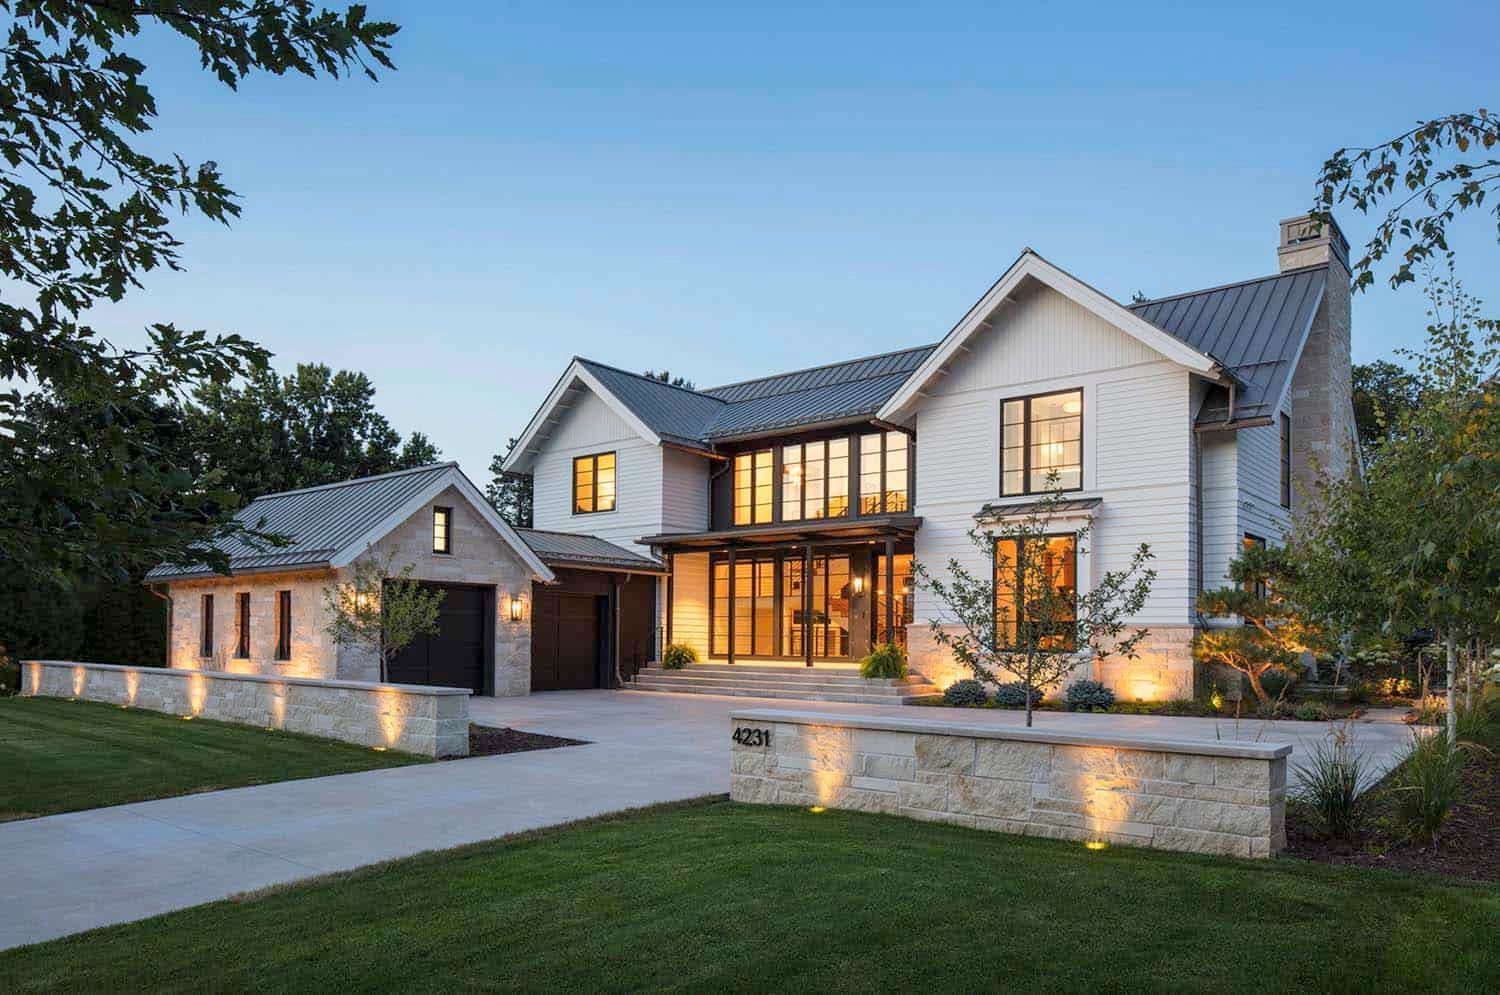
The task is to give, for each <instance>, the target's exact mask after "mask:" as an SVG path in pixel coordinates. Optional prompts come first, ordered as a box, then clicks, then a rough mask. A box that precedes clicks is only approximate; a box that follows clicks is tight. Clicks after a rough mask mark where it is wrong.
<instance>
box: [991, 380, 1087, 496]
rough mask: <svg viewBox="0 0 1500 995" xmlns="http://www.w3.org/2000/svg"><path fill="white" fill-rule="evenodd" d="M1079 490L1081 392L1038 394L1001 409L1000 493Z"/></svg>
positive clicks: (1080, 477) (1007, 403) (1017, 400)
mask: <svg viewBox="0 0 1500 995" xmlns="http://www.w3.org/2000/svg"><path fill="white" fill-rule="evenodd" d="M1053 473H1056V474H1057V483H1056V489H1057V490H1060V491H1076V490H1079V489H1081V488H1082V487H1083V391H1081V390H1065V391H1062V392H1060V393H1057V394H1037V395H1034V396H1032V397H1018V398H1014V399H1012V400H1009V401H1006V402H1005V403H1004V404H1003V405H1001V408H1000V493H1001V494H1003V495H1011V494H1040V493H1042V492H1044V491H1046V490H1047V489H1048V488H1047V481H1048V478H1049V477H1050V476H1051V475H1052V474H1053Z"/></svg>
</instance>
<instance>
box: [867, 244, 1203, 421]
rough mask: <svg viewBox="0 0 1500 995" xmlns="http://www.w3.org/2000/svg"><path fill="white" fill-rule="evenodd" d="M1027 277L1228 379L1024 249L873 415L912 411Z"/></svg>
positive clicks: (1188, 363) (890, 417)
mask: <svg viewBox="0 0 1500 995" xmlns="http://www.w3.org/2000/svg"><path fill="white" fill-rule="evenodd" d="M1028 278H1030V279H1034V280H1036V281H1037V282H1039V283H1042V284H1045V285H1046V286H1048V287H1051V288H1052V289H1053V290H1055V291H1057V292H1058V293H1060V294H1062V295H1063V296H1064V297H1067V298H1069V299H1070V300H1072V301H1074V302H1075V303H1077V304H1078V305H1080V306H1081V307H1083V308H1084V309H1086V310H1088V311H1090V312H1092V313H1093V314H1094V315H1095V316H1097V317H1099V318H1101V319H1103V320H1104V321H1106V322H1108V323H1109V324H1111V325H1114V326H1115V327H1116V328H1119V329H1120V330H1121V331H1123V332H1125V333H1126V334H1128V335H1131V336H1133V337H1134V338H1136V339H1138V340H1139V341H1141V342H1142V343H1144V344H1145V345H1147V346H1149V347H1150V348H1152V349H1154V350H1156V351H1157V352H1159V353H1161V354H1162V355H1163V356H1165V357H1166V358H1168V359H1170V360H1172V361H1173V362H1176V363H1178V364H1179V365H1182V366H1185V367H1187V368H1188V369H1190V370H1192V371H1194V372H1195V373H1198V374H1201V375H1203V376H1205V377H1208V378H1209V379H1212V380H1229V379H1230V374H1229V373H1228V371H1227V370H1225V369H1224V367H1223V365H1222V364H1221V363H1220V362H1219V361H1218V360H1217V359H1215V358H1214V357H1212V356H1209V355H1208V354H1206V353H1203V352H1199V351H1198V350H1197V349H1194V348H1192V347H1191V346H1188V345H1186V344H1185V343H1183V342H1182V341H1181V340H1180V339H1178V338H1176V337H1175V336H1173V335H1171V334H1170V333H1168V332H1165V331H1163V330H1162V329H1160V328H1157V327H1156V326H1155V325H1153V324H1151V323H1150V322H1148V321H1146V320H1145V319H1143V318H1139V317H1137V316H1136V315H1134V314H1132V313H1131V312H1130V310H1129V309H1128V308H1126V307H1125V306H1123V305H1121V304H1119V303H1117V302H1115V301H1114V300H1112V299H1111V298H1109V297H1107V296H1105V295H1104V294H1102V293H1100V292H1099V291H1098V290H1095V289H1094V288H1093V287H1091V286H1089V285H1088V284H1086V283H1084V282H1083V281H1082V280H1080V279H1078V278H1077V277H1075V276H1073V275H1072V274H1070V273H1068V272H1066V271H1065V270H1063V269H1060V268H1059V267H1057V266H1054V265H1053V264H1052V263H1049V262H1048V261H1047V260H1045V259H1043V258H1042V257H1041V256H1039V255H1037V253H1036V252H1034V251H1033V250H1031V249H1025V250H1023V251H1022V252H1021V255H1020V257H1019V258H1018V259H1017V260H1016V261H1015V262H1014V263H1012V264H1011V267H1010V268H1009V269H1008V270H1006V271H1005V273H1004V274H1002V275H1001V277H1000V279H998V280H996V281H995V283H994V285H993V286H991V287H990V289H989V290H988V291H987V292H986V293H985V294H984V296H983V297H981V298H980V299H979V300H978V301H977V302H975V304H974V306H973V307H971V308H970V309H969V310H968V312H967V313H966V314H965V315H964V316H963V318H962V319H960V320H959V322H958V324H957V325H955V326H953V329H952V330H951V331H950V332H949V333H948V334H947V335H946V336H944V337H943V341H942V342H941V343H939V344H938V347H937V348H936V349H935V350H933V352H932V354H931V355H930V356H928V357H927V359H926V361H924V362H923V363H922V365H921V366H920V367H918V368H917V369H916V370H915V371H914V372H913V373H912V374H911V376H909V377H908V378H907V380H906V382H905V383H904V384H902V385H901V387H900V388H898V389H897V390H896V392H895V393H894V394H892V395H891V397H890V399H889V400H887V401H886V402H885V404H883V405H882V406H881V408H880V410H879V411H878V412H876V415H875V417H876V418H878V419H880V420H882V421H889V422H899V421H903V420H904V419H905V417H906V416H907V415H909V413H910V408H911V407H912V406H913V405H914V404H915V403H916V402H917V401H918V400H919V398H920V397H921V395H922V391H923V389H924V388H925V387H926V386H927V385H928V384H929V383H931V382H932V381H933V380H934V379H936V378H937V377H939V376H942V375H944V374H946V372H947V367H948V366H949V364H951V363H952V362H953V361H954V360H955V359H956V358H957V356H958V354H960V353H962V352H967V351H968V347H967V343H968V341H969V339H971V338H972V337H973V336H974V335H975V334H976V333H977V332H979V331H980V330H981V329H983V328H985V327H988V325H989V324H990V318H991V316H992V315H993V314H994V313H995V312H996V311H997V310H998V309H1000V308H1001V307H1003V306H1004V305H1005V304H1006V303H1007V302H1008V300H1009V298H1010V296H1011V294H1012V293H1013V292H1014V291H1015V290H1016V289H1017V288H1018V287H1019V286H1020V285H1021V282H1022V281H1023V280H1026V279H1028Z"/></svg>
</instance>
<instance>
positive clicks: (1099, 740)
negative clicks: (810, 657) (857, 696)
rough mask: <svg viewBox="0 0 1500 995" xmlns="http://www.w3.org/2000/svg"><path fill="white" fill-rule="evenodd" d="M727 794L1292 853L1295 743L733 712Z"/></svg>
mask: <svg viewBox="0 0 1500 995" xmlns="http://www.w3.org/2000/svg"><path fill="white" fill-rule="evenodd" d="M730 726H731V744H732V753H731V762H732V768H731V777H730V795H731V797H733V798H734V800H735V801H740V802H751V803H759V804H770V805H806V806H815V805H822V806H825V807H828V808H845V809H856V810H859V811H866V812H886V813H890V814H892V815H904V816H908V817H910V818H914V819H926V820H934V821H939V822H952V823H957V824H959V825H963V826H970V827H974V828H979V829H993V830H998V831H1001V832H1010V833H1020V834H1023V835H1027V836H1047V837H1051V838H1054V839H1065V840H1077V841H1079V842H1105V843H1121V844H1127V845H1132V846H1149V847H1155V848H1157V849H1161V850H1184V851H1189V852H1194V853H1213V854H1226V855H1230V856H1235V857H1270V856H1273V855H1274V854H1277V853H1279V852H1281V850H1282V849H1283V848H1284V847H1285V846H1286V758H1287V755H1288V754H1290V753H1291V752H1292V748H1291V746H1289V745H1285V744H1282V745H1272V744H1262V743H1237V742H1208V741H1203V742H1197V741H1191V740H1183V741H1178V740H1164V739H1163V740H1157V739H1133V738H1132V739H1125V738H1117V737H1105V736H1095V735H1089V734H1079V733H1061V732H1052V731H1044V730H1039V729H1018V728H992V727H984V726H964V725H955V724H950V723H947V722H941V721H934V720H923V719H874V718H866V717H861V716H850V715H839V714H832V713H817V712H791V711H780V710H777V709H749V710H737V711H735V712H733V713H732V714H731V717H730Z"/></svg>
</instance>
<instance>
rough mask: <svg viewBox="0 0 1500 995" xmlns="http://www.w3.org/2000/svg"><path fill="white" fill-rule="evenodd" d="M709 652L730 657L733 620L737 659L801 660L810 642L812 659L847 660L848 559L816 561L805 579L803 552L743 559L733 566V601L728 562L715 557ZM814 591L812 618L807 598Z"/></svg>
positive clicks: (831, 557)
mask: <svg viewBox="0 0 1500 995" xmlns="http://www.w3.org/2000/svg"><path fill="white" fill-rule="evenodd" d="M710 562H711V564H712V571H711V576H712V582H711V583H712V598H711V600H712V603H713V615H712V619H711V622H712V626H711V628H712V631H711V634H710V652H711V653H712V655H714V656H727V655H728V651H729V619H730V615H731V613H733V617H734V655H735V657H736V658H740V657H747V658H748V657H769V658H776V657H785V658H791V659H800V658H802V657H804V656H805V655H806V649H805V647H806V645H807V644H806V642H804V640H811V643H812V651H813V658H814V659H817V660H829V659H846V658H848V656H849V653H850V645H849V599H850V591H851V583H850V577H851V571H850V559H849V557H848V556H847V555H842V554H837V553H819V554H817V555H815V556H813V558H812V574H811V576H810V578H809V577H808V576H806V564H805V562H804V556H803V554H802V553H801V552H798V551H795V550H792V551H788V552H786V553H781V554H749V553H747V554H744V555H741V556H737V557H736V559H735V563H734V599H733V603H732V604H731V602H730V597H729V559H728V557H727V556H725V555H722V554H715V555H714V556H713V557H711V559H710ZM809 584H810V586H811V593H812V612H811V614H809V613H808V612H807V610H806V607H805V601H804V598H805V596H806V593H807V591H808V586H809Z"/></svg>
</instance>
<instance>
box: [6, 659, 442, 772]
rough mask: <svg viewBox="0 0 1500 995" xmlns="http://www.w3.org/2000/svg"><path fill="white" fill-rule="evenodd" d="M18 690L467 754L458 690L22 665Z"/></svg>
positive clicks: (435, 753)
mask: <svg viewBox="0 0 1500 995" xmlns="http://www.w3.org/2000/svg"><path fill="white" fill-rule="evenodd" d="M21 671H22V673H21V693H22V694H27V695H40V696H46V697H51V698H79V699H82V700H84V701H104V702H109V703H111V704H116V705H126V706H129V707H132V708H148V709H150V710H152V711H155V712H166V713H167V714H169V715H185V716H194V717H199V716H201V717H202V718H205V719H218V720H219V721H222V722H238V723H242V724H244V725H253V726H261V727H263V728H270V729H284V730H286V731H287V732H300V733H307V734H309V735H313V736H324V737H327V738H328V739H339V740H343V741H344V742H346V743H358V744H359V745H361V746H371V747H377V746H378V747H388V748H390V749H393V750H403V751H405V752H407V753H420V754H423V755H425V756H431V757H452V756H465V755H467V754H468V752H469V695H470V692H469V691H467V690H464V689H461V688H444V687H417V686H415V685H411V684H370V683H366V682H363V681H337V680H313V679H310V678H301V677H265V676H261V675H258V674H226V673H219V672H214V671H201V670H177V669H165V668H160V667H121V666H116V665H114V664H109V663H73V662H69V661H63V660H24V661H22V663H21Z"/></svg>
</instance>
